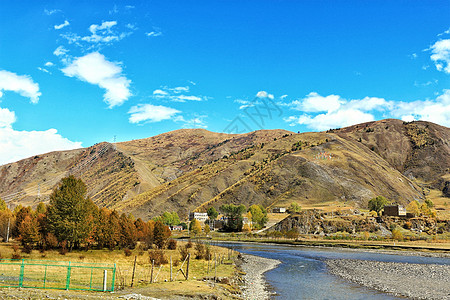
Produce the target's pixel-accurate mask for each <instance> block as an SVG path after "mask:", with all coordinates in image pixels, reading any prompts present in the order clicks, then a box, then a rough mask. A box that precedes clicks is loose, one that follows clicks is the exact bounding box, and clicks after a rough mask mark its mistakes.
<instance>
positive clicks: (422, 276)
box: [326, 259, 450, 299]
mask: <svg viewBox="0 0 450 300" xmlns="http://www.w3.org/2000/svg"><path fill="white" fill-rule="evenodd" d="M326 263H327V266H328V269H329V272H330V273H331V274H334V275H337V276H340V277H342V278H344V279H346V280H349V281H352V282H355V283H358V284H360V285H363V286H366V287H369V288H372V289H376V290H379V291H382V292H387V293H391V294H393V295H396V296H404V297H408V298H412V299H450V265H433V264H408V263H393V262H379V261H366V260H352V259H335V260H328V261H326Z"/></svg>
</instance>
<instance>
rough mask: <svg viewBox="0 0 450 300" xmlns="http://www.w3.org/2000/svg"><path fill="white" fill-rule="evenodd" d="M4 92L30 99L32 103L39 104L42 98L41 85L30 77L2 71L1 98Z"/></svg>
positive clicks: (0, 76) (0, 75)
mask: <svg viewBox="0 0 450 300" xmlns="http://www.w3.org/2000/svg"><path fill="white" fill-rule="evenodd" d="M3 91H12V92H16V93H19V94H20V95H21V96H24V97H27V98H30V101H31V102H32V103H37V102H38V101H39V97H40V96H41V92H39V85H38V84H37V83H35V82H34V81H33V79H31V77H30V76H27V75H17V74H16V73H12V72H8V71H4V70H0V98H1V97H2V96H3Z"/></svg>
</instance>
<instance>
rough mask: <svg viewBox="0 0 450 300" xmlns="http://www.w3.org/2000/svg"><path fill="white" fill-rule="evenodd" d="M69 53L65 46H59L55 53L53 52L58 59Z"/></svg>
mask: <svg viewBox="0 0 450 300" xmlns="http://www.w3.org/2000/svg"><path fill="white" fill-rule="evenodd" d="M67 52H69V50H67V49H66V48H64V47H63V46H59V47H58V48H56V49H55V51H53V54H54V55H56V56H58V57H62V56H65V55H66V54H67Z"/></svg>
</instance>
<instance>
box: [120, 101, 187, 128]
mask: <svg viewBox="0 0 450 300" xmlns="http://www.w3.org/2000/svg"><path fill="white" fill-rule="evenodd" d="M128 113H129V114H130V118H129V121H130V123H141V122H152V123H153V122H160V121H163V120H170V119H172V118H173V117H174V116H175V115H177V114H179V113H180V111H179V110H176V109H174V108H171V107H167V106H162V105H151V104H139V105H136V106H133V107H131V109H130V110H129V111H128Z"/></svg>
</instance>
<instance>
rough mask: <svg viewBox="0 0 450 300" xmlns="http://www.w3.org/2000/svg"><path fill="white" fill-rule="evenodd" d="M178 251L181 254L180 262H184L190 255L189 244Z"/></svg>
mask: <svg viewBox="0 0 450 300" xmlns="http://www.w3.org/2000/svg"><path fill="white" fill-rule="evenodd" d="M178 251H179V252H180V260H184V259H185V258H186V256H187V255H188V254H189V247H188V244H186V245H185V246H184V247H183V246H181V247H179V248H178Z"/></svg>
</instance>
